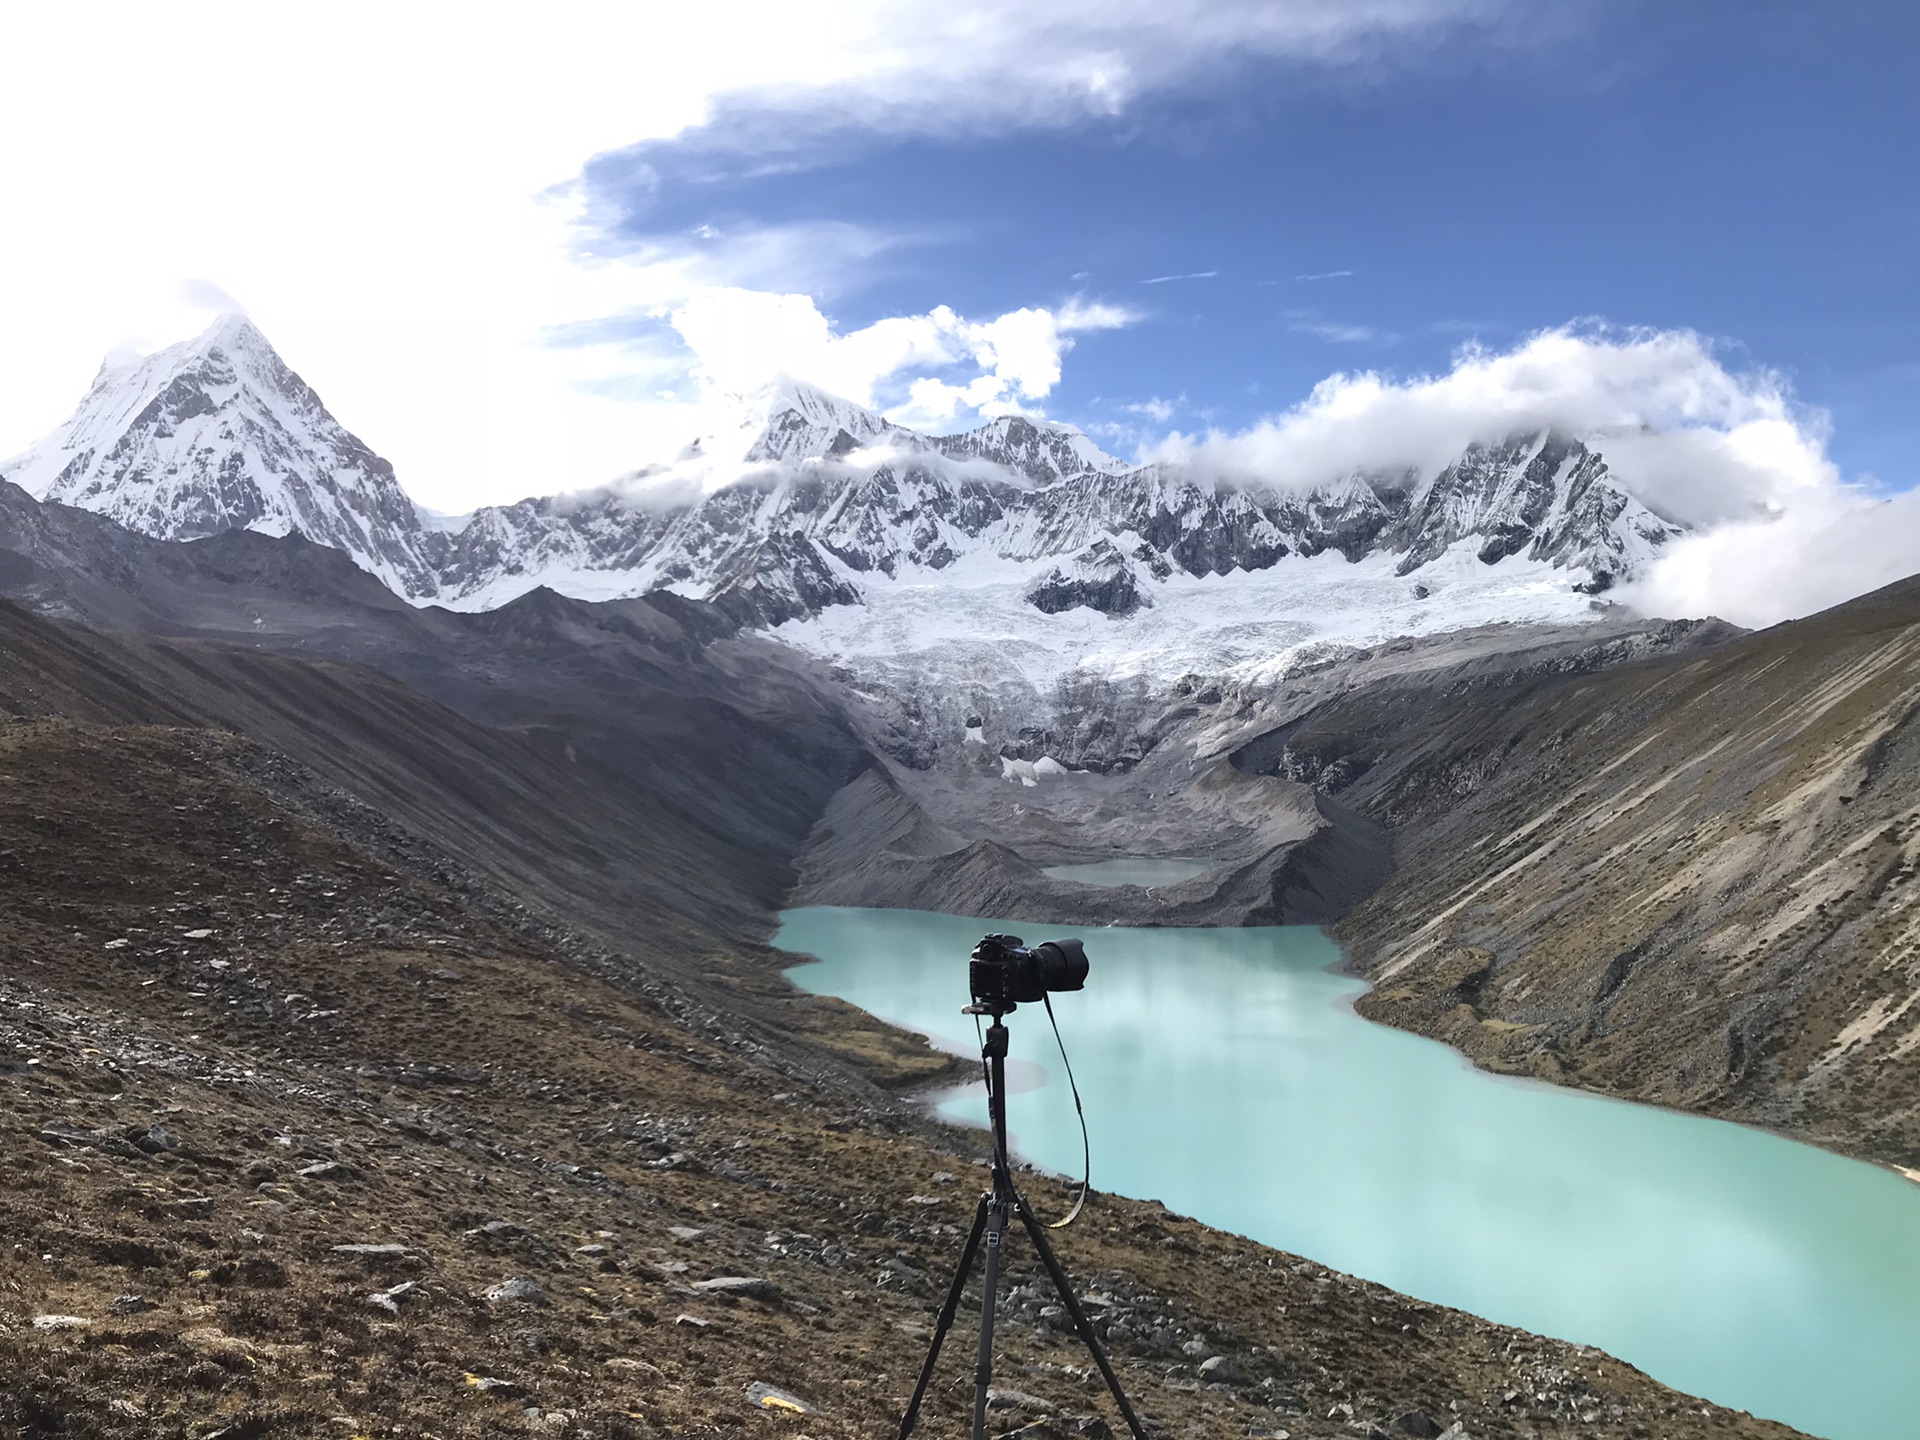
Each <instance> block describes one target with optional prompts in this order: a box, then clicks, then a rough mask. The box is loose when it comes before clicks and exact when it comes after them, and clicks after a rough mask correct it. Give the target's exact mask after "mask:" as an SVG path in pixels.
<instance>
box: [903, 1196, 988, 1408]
mask: <svg viewBox="0 0 1920 1440" xmlns="http://www.w3.org/2000/svg"><path fill="white" fill-rule="evenodd" d="M986 1228H987V1197H986V1196H985V1195H982V1196H981V1197H980V1206H979V1208H978V1209H976V1210H975V1211H974V1212H973V1233H972V1234H970V1235H969V1236H967V1245H966V1248H965V1249H964V1250H962V1251H961V1252H960V1268H959V1269H957V1270H955V1271H954V1272H953V1284H952V1286H951V1287H949V1289H948V1290H947V1300H946V1303H945V1304H944V1305H942V1306H941V1307H940V1318H939V1320H938V1321H936V1322H935V1324H934V1327H933V1340H932V1343H930V1344H929V1345H928V1346H927V1359H926V1363H925V1364H923V1365H922V1366H921V1367H920V1383H919V1384H918V1385H915V1386H914V1387H913V1399H911V1400H909V1401H908V1402H907V1413H906V1414H905V1415H902V1416H901V1417H900V1440H907V1437H908V1436H909V1435H911V1434H912V1433H913V1427H914V1422H916V1421H917V1420H918V1419H919V1418H920V1402H921V1401H922V1400H924V1399H926V1397H927V1386H928V1385H929V1384H931V1383H932V1381H933V1366H934V1362H935V1361H937V1360H938V1359H939V1358H940V1342H941V1341H943V1340H945V1339H946V1338H947V1331H949V1330H951V1329H952V1328H953V1317H954V1316H955V1315H957V1314H958V1313H959V1312H960V1293H961V1291H963V1290H965V1289H966V1288H967V1275H968V1273H969V1272H970V1271H971V1270H972V1269H973V1257H974V1256H975V1255H976V1254H978V1253H979V1250H980V1236H981V1233H982V1232H983V1231H985V1230H986Z"/></svg>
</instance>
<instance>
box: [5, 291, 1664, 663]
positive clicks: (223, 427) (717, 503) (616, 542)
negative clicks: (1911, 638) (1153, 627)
mask: <svg viewBox="0 0 1920 1440" xmlns="http://www.w3.org/2000/svg"><path fill="white" fill-rule="evenodd" d="M0 476H4V477H6V478H9V479H12V480H14V481H15V482H16V483H19V484H21V485H22V486H23V487H24V488H26V489H27V490H28V491H29V492H30V493H33V494H35V495H36V496H38V497H40V498H43V499H50V500H57V501H61V502H64V503H69V504H74V505H78V506H81V507H82V508H86V509H90V510H93V511H96V512H97V513H101V514H105V515H107V516H109V517H111V518H113V519H114V520H116V521H118V522H119V523H121V524H123V525H126V526H127V527H128V528H131V529H135V530H138V531H141V532H142V533H146V534H149V535H154V536H156V537H158V538H163V539H193V538H199V537H202V536H206V535H213V534H218V533H221V532H222V531H225V530H229V529H255V530H261V531H264V532H265V533H269V534H286V533H289V532H292V531H296V530H297V531H298V532H299V533H301V534H303V535H306V536H307V537H308V538H310V539H313V540H316V541H318V542H319V543H321V544H325V545H330V546H333V547H334V548H337V549H340V550H342V551H344V552H345V553H346V554H348V555H349V556H351V557H352V558H353V559H354V561H355V563H357V564H359V565H360V566H361V567H362V568H364V569H367V570H369V571H371V572H372V573H373V574H375V575H377V576H378V577H379V578H380V579H381V580H382V581H383V582H384V583H385V584H387V585H388V586H389V588H391V589H393V590H394V591H395V592H396V593H398V594H400V595H401V596H403V597H404V598H405V599H407V600H408V601H410V602H411V603H414V604H442V605H448V606H452V607H454V608H461V609H476V608H487V607H489V606H491V605H495V604H499V603H501V602H502V601H504V600H506V599H510V598H512V596H514V595H516V594H519V593H522V592H524V591H525V590H527V589H531V588H533V587H534V586H536V585H540V584H545V585H549V586H551V587H553V588H555V589H558V590H560V591H562V592H563V593H568V594H573V595H576V596H578V597H579V598H586V599H605V598H616V597H623V596H631V595H636V594H641V593H645V592H646V591H649V590H654V589H662V588H669V589H674V590H676V591H679V592H680V593H683V594H687V595H691V596H695V597H697V598H703V599H713V600H715V601H716V602H719V603H722V604H724V605H725V606H727V607H728V609H729V610H730V612H731V613H733V614H735V615H736V616H737V617H738V618H739V619H740V620H741V622H742V623H745V624H751V625H759V626H764V627H771V626H776V625H781V624H784V623H786V622H788V621H791V620H795V619H806V618H810V617H813V616H816V615H818V614H820V613H821V612H822V611H823V610H825V609H828V608H831V607H833V606H840V605H857V604H860V603H863V602H864V601H866V600H867V599H868V598H870V596H871V595H872V594H873V593H874V587H875V586H876V585H877V584H879V583H881V582H882V581H901V580H904V579H906V578H909V577H911V578H912V579H914V580H915V581H917V582H920V583H933V582H938V581H944V580H948V579H951V578H953V577H954V576H956V575H958V574H960V573H961V572H962V569H963V568H964V569H966V570H968V571H970V572H984V571H992V570H995V569H996V567H997V568H998V569H1002V570H1003V569H1005V568H1006V567H1007V566H1008V565H1012V566H1014V567H1020V566H1025V567H1028V570H1027V573H1025V574H1024V575H1023V577H1022V578H1023V579H1024V581H1025V582H1026V584H1025V590H1026V592H1027V598H1028V602H1029V604H1030V605H1031V606H1032V608H1033V609H1034V610H1035V611H1037V612H1040V613H1042V614H1057V613H1059V612H1060V611H1061V610H1069V609H1076V608H1090V609H1093V610H1096V611H1099V612H1101V613H1103V614H1107V615H1109V616H1113V617H1117V618H1124V617H1126V616H1128V615H1131V614H1133V613H1134V612H1135V611H1137V610H1138V609H1140V608H1142V607H1144V606H1150V605H1151V604H1152V603H1153V599H1154V596H1155V595H1156V594H1157V593H1160V592H1161V591H1162V590H1163V589H1164V587H1165V582H1166V581H1168V579H1169V578H1170V577H1172V576H1174V575H1175V574H1185V575H1187V576H1191V577H1196V578H1199V577H1207V576H1225V575H1231V574H1234V573H1235V572H1254V571H1261V570H1268V569H1271V568H1272V567H1274V566H1276V565H1278V564H1279V563H1280V562H1282V561H1284V560H1287V559H1289V558H1290V557H1301V558H1309V559H1310V558H1312V557H1314V556H1317V555H1321V554H1324V553H1326V552H1329V551H1332V552H1336V553H1338V554H1340V555H1342V556H1344V557H1345V558H1346V559H1347V560H1349V561H1352V562H1358V561H1360V560H1361V559H1363V558H1369V557H1389V556H1390V557H1392V560H1393V570H1394V573H1395V574H1396V575H1399V576H1403V577H1404V576H1409V575H1412V574H1414V573H1415V572H1416V571H1419V570H1422V569H1424V568H1425V567H1427V566H1429V565H1430V564H1432V563H1433V562H1435V561H1436V560H1439V559H1440V558H1442V557H1443V556H1445V555H1446V554H1448V553H1449V552H1450V551H1451V550H1454V549H1456V548H1464V549H1467V550H1470V551H1471V552H1472V553H1473V554H1474V555H1475V557H1476V558H1477V559H1478V560H1479V561H1480V562H1481V563H1482V564H1484V565H1486V566H1489V567H1492V566H1497V565H1500V564H1502V563H1503V562H1506V561H1509V560H1511V559H1515V558H1519V559H1523V560H1525V561H1528V562H1531V563H1534V564H1537V565H1539V566H1542V567H1545V569H1546V570H1547V571H1549V572H1554V573H1555V574H1556V575H1557V577H1558V580H1559V582H1560V583H1562V584H1563V585H1564V586H1565V587H1566V588H1568V589H1570V590H1572V591H1574V592H1577V593H1583V594H1599V593H1602V592H1604V591H1606V590H1608V589H1609V588H1611V587H1612V586H1613V585H1615V584H1616V583H1618V582H1619V581H1621V580H1623V579H1626V578H1630V577H1631V576H1632V575H1633V574H1635V573H1636V572H1637V571H1638V570H1639V569H1640V568H1641V567H1642V566H1643V565H1645V564H1646V563H1647V561H1648V560H1650V559H1651V558H1652V556H1653V555H1654V554H1655V553H1656V552H1657V551H1658V550H1659V548H1660V547H1661V546H1663V545H1664V544H1666V543H1667V542H1668V541H1669V540H1671V539H1673V538H1674V537H1675V536H1677V535H1679V534H1681V533H1683V532H1682V530H1681V528H1680V527H1679V526H1677V525H1675V524H1673V523H1671V522H1669V521H1666V520H1663V519H1661V518H1660V517H1659V516H1657V515H1655V514H1654V513H1653V512H1652V511H1651V510H1650V509H1649V508H1648V507H1647V506H1646V505H1644V504H1643V503H1642V502H1641V501H1640V500H1639V499H1637V498H1636V497H1635V496H1634V495H1633V494H1632V492H1631V490H1630V489H1628V488H1627V487H1626V486H1625V485H1624V484H1622V483H1621V482H1620V481H1619V480H1618V479H1617V477H1615V476H1614V475H1613V474H1612V472H1611V470H1610V469H1609V467H1608V465H1607V462H1606V459H1605V457H1604V456H1603V455H1602V454H1601V453H1600V452H1599V451H1598V450H1596V449H1594V448H1593V447H1592V446H1590V445H1589V444H1588V443H1587V442H1585V441H1583V440H1581V439H1580V438H1578V437H1575V436H1569V435H1563V434H1559V433H1557V432H1554V431H1551V430H1540V429H1536V430H1531V431H1521V432H1516V433H1514V434H1511V435H1507V436H1504V437H1501V438H1499V439H1496V440H1490V441H1487V442H1484V443H1476V444H1474V445H1471V446H1469V447H1468V448H1467V449H1466V450H1465V451H1464V452H1463V453H1462V454H1461V455H1460V456H1459V457H1457V458H1456V459H1455V460H1454V461H1453V462H1452V463H1451V464H1449V465H1447V466H1444V467H1442V468H1441V469H1440V470H1439V471H1437V472H1436V473H1434V474H1432V475H1425V476H1423V475H1419V474H1415V473H1413V472H1402V473H1398V474H1376V475H1365V474H1359V473H1352V474H1346V475H1338V476H1331V477H1329V478H1328V479H1327V480H1325V481H1323V482H1321V483H1318V484H1315V485H1312V486H1309V487H1306V488H1304V489H1302V488H1299V487H1293V486H1281V485H1278V484H1269V483H1262V482H1257V481H1256V482H1247V483H1235V484H1226V483H1223V482H1220V481H1217V480H1214V479H1211V478H1209V477H1207V476H1205V475H1203V474H1202V473H1200V472H1198V471H1196V470H1194V469H1193V468H1192V467H1190V466H1184V465H1180V464H1175V463H1170V462H1153V463H1148V464H1144V465H1128V464H1127V463H1126V462H1124V461H1120V460H1118V459H1116V458H1115V457H1113V456H1110V455H1106V454H1105V453H1104V452H1102V451H1101V450H1100V449H1099V448H1098V446H1096V445H1095V444H1094V443H1093V442H1092V441H1091V440H1090V439H1089V438H1088V437H1087V436H1085V435H1084V434H1082V433H1081V432H1080V431H1078V430H1075V429H1074V428H1073V427H1071V426H1068V425H1064V424H1061V423H1059V422H1054V421H1046V420H1038V419H1033V418H1030V417H1026V416H1017V415H1015V416H1004V417H1000V418H998V419H994V420H991V421H989V422H987V423H986V424H984V425H982V426H979V427H976V428H975V429H973V430H970V431H965V432H962V433H959V434H955V435H945V436H935V435H925V434H922V433H920V432H918V431H914V430H911V429H908V428H906V427H904V426H901V425H898V424H895V423H894V422H892V421H889V420H887V419H886V418H885V417H883V416H881V415H879V414H877V413H875V412H873V411H871V410H868V409H866V408H865V407H862V406H859V405H855V404H853V403H852V402H850V401H846V400H844V399H841V398H840V397H837V396H833V395H831V394H829V393H828V392H826V391H824V390H821V389H819V388H818V387H817V386H813V385H810V384H807V383H806V382H803V381H798V380H794V379H791V378H783V379H781V380H779V381H776V382H774V383H773V384H771V385H768V386H766V387H762V389H761V390H760V391H758V392H755V393H754V394H752V395H749V396H743V397H736V398H735V401H734V403H733V405H732V408H731V411H730V414H729V415H728V416H727V417H725V418H724V419H723V420H722V421H721V422H720V423H719V424H718V426H717V427H716V428H715V430H714V431H713V432H712V433H710V434H708V435H705V436H702V437H699V438H698V439H696V440H695V441H694V442H693V443H691V444H690V445H689V446H688V447H687V448H686V450H685V451H683V453H682V454H681V455H680V456H679V457H678V458H677V459H676V460H675V461H673V462H671V463H669V464H663V465H655V466H650V467H647V468H646V469H643V470H640V471H636V472H633V473H632V474H631V475H629V476H627V477H625V478H624V479H623V480H621V481H618V482H615V483H614V484H611V485H608V486H603V487H600V488H599V489H597V490H588V491H581V492H572V493H568V494H561V495H545V496H532V497H529V498H527V499H523V500H520V501H516V502H514V503H512V504H509V505H497V506H486V507H482V508H481V509H479V510H476V511H475V512H474V513H473V514H472V515H470V516H468V517H465V519H464V521H463V522H449V521H447V520H444V519H442V518H439V517H423V516H422V515H421V513H420V512H419V511H418V510H417V508H416V507H415V506H414V504H413V502H412V501H411V499H409V498H408V497H407V495H406V493H405V491H404V490H403V489H402V488H401V486H400V484H399V482H398V480H397V478H396V477H395V475H394V472H393V467H392V466H391V465H389V464H388V463H387V462H386V461H385V460H383V459H381V458H380V457H379V456H378V455H377V454H375V453H374V451H373V450H372V449H371V448H370V447H368V446H367V445H365V444H364V442H362V441H360V440H359V439H358V438H357V437H356V436H354V435H353V434H352V433H351V432H349V431H348V430H346V429H345V427H344V426H342V425H340V423H339V422H338V421H337V420H335V419H334V417H333V416H332V415H331V414H330V413H329V412H328V411H327V410H326V408H325V406H324V404H322V402H321V401H320V398H319V396H318V395H317V394H315V393H314V391H313V390H312V389H311V387H309V386H307V385H306V383H305V382H304V381H302V380H301V379H300V377H299V376H298V375H296V374H295V373H294V372H293V371H292V370H291V369H289V368H288V367H287V366H286V365H285V363H284V362H283V361H282V360H281V359H280V357H279V355H278V354H277V353H276V352H275V351H274V349H273V347H272V346H271V344H270V343H269V342H268V341H267V340H266V338H265V336H264V335H262V334H261V333H260V331H259V330H258V329H257V328H256V327H255V326H254V325H253V324H252V323H251V322H250V321H248V320H246V319H244V318H242V317H238V316H227V317H223V318H222V319H221V320H219V321H217V322H215V324H214V325H213V326H211V327H209V329H208V330H207V331H206V332H204V333H203V334H202V335H200V336H198V337H196V338H195V339H194V340H191V341H185V342H181V343H180V344H178V345H174V346H170V347H168V348H167V349H165V350H162V351H159V352H156V353H155V354H154V355H151V356H148V357H146V358H145V359H142V360H140V361H137V362H133V363H131V364H126V365H118V366H115V365H107V366H103V368H102V370H101V372H100V374H99V376H97V377H96V379H95V381H94V384H93V386H92V387H91V388H90V389H89V391H88V393H87V395H86V396H85V397H84V398H83V399H82V401H81V403H80V406H79V407H78V408H77V409H76V410H75V412H74V415H73V416H72V417H70V418H69V419H68V420H67V421H66V422H64V423H63V424H62V425H61V426H59V427H57V428H56V429H55V430H54V431H53V432H52V433H51V434H50V435H49V436H47V437H46V438H45V439H43V440H42V441H41V442H40V443H39V444H37V445H35V446H34V447H32V448H31V449H29V450H28V451H26V452H24V453H23V454H22V455H21V456H18V457H15V458H14V459H13V460H11V461H8V462H6V463H5V464H4V465H0ZM963 562H964V567H963ZM1422 598H1424V594H1423V597H1422Z"/></svg>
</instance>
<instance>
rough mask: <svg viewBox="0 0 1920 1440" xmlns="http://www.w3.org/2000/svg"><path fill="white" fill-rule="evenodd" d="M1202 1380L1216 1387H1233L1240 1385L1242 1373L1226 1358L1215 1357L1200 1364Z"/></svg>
mask: <svg viewBox="0 0 1920 1440" xmlns="http://www.w3.org/2000/svg"><path fill="white" fill-rule="evenodd" d="M1200 1378H1201V1379H1202V1380H1206V1381H1210V1382H1211V1383H1213V1384H1216V1385H1233V1384H1236V1383H1238V1381H1239V1379H1240V1372H1239V1370H1238V1369H1236V1368H1235V1367H1234V1363H1233V1362H1232V1361H1231V1360H1229V1359H1228V1358H1227V1357H1226V1356H1224V1355H1214V1356H1210V1357H1209V1358H1207V1359H1205V1360H1202V1361H1201V1362H1200Z"/></svg>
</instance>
